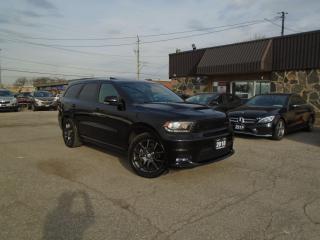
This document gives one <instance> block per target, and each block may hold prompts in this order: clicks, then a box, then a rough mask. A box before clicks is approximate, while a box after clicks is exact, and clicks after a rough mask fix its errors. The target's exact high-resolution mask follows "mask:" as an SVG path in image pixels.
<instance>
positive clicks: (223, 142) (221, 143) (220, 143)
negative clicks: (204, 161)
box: [216, 138, 227, 149]
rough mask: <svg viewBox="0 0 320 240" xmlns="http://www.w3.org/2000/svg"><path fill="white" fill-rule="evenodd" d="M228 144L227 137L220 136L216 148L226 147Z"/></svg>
mask: <svg viewBox="0 0 320 240" xmlns="http://www.w3.org/2000/svg"><path fill="white" fill-rule="evenodd" d="M226 145H227V139H226V138H220V139H217V140H216V149H222V148H225V147H226Z"/></svg>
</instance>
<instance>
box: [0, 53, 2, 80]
mask: <svg viewBox="0 0 320 240" xmlns="http://www.w3.org/2000/svg"><path fill="white" fill-rule="evenodd" d="M1 50H2V49H1V48H0V86H1V85H2V76H1V75H2V69H1Z"/></svg>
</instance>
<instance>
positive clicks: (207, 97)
mask: <svg viewBox="0 0 320 240" xmlns="http://www.w3.org/2000/svg"><path fill="white" fill-rule="evenodd" d="M218 97H219V94H198V95H195V96H192V97H189V98H187V99H186V102H189V103H197V104H203V105H206V104H209V102H210V101H211V100H212V99H217V98H218Z"/></svg>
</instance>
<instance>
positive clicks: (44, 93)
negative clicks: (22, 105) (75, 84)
mask: <svg viewBox="0 0 320 240" xmlns="http://www.w3.org/2000/svg"><path fill="white" fill-rule="evenodd" d="M34 96H35V97H52V94H51V93H49V92H35V93H34Z"/></svg>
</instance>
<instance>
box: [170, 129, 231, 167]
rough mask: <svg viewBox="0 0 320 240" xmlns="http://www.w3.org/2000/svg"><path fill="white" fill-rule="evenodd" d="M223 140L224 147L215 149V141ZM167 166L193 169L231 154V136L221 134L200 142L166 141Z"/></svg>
mask: <svg viewBox="0 0 320 240" xmlns="http://www.w3.org/2000/svg"><path fill="white" fill-rule="evenodd" d="M217 139H218V140H221V139H225V140H226V145H225V147H224V148H222V149H216V145H215V144H216V141H217ZM164 144H165V148H166V149H167V153H168V158H169V164H170V166H172V167H194V166H198V165H202V164H205V163H208V162H211V161H214V160H217V159H219V158H221V157H226V156H229V155H231V154H233V152H234V151H233V134H231V133H228V134H222V135H218V136H214V137H211V138H206V139H201V140H182V141H177V140H176V141H166V142H165V143H164Z"/></svg>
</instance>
